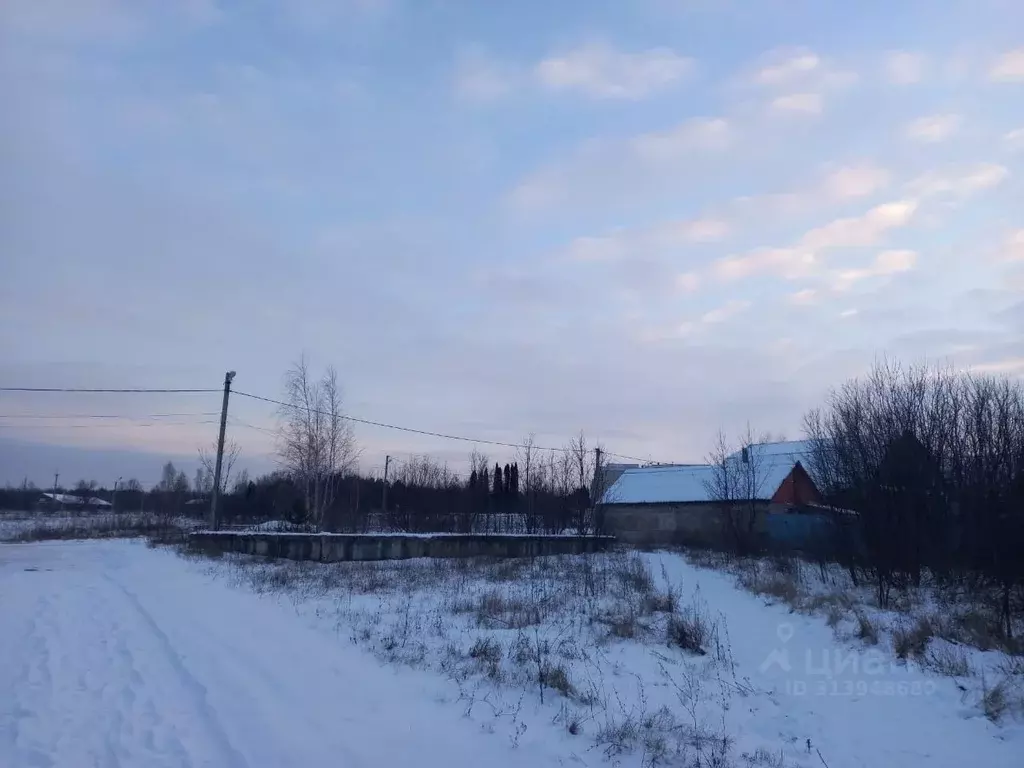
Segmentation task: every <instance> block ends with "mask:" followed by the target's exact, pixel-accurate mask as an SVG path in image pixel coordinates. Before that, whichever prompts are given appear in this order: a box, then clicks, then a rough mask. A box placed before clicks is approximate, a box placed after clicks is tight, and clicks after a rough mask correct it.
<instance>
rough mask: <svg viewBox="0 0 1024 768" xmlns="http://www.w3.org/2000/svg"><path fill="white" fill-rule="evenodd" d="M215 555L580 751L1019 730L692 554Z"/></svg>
mask: <svg viewBox="0 0 1024 768" xmlns="http://www.w3.org/2000/svg"><path fill="white" fill-rule="evenodd" d="M207 562H209V561H207ZM211 569H212V572H213V573H215V574H218V575H220V576H222V577H225V578H228V579H230V580H231V581H232V582H233V583H234V584H236V585H237V586H240V587H244V588H246V589H252V590H255V591H257V592H259V593H262V594H266V595H269V596H274V597H276V598H278V599H280V598H282V597H283V598H284V599H287V600H289V601H290V602H292V603H293V604H294V606H295V609H296V611H297V612H298V613H299V614H300V615H302V616H304V617H306V618H307V619H308V620H310V621H311V622H313V623H315V624H316V625H317V626H320V627H321V628H325V629H330V630H333V631H334V632H336V633H337V634H338V635H339V637H342V638H345V639H348V640H350V641H351V642H353V643H355V644H357V645H359V646H362V647H364V648H367V649H369V650H370V651H371V652H373V653H374V654H375V655H376V656H377V657H378V658H379V659H381V660H382V661H384V662H387V663H390V664H397V665H406V666H410V667H413V668H417V669H424V670H430V671H433V672H435V673H437V674H439V675H441V676H443V677H444V678H445V679H446V680H447V681H448V683H447V685H446V686H444V692H443V693H441V694H436V695H437V697H438V698H444V699H445V700H448V701H454V702H457V703H458V705H459V707H460V708H461V710H462V712H463V714H464V715H465V716H466V717H468V718H471V719H473V720H475V721H478V722H480V723H481V725H482V726H483V727H485V728H486V729H488V730H492V731H495V732H499V733H502V734H504V735H505V736H506V737H507V738H508V739H509V741H510V743H511V744H513V745H518V744H520V743H522V742H523V741H524V740H525V741H530V740H532V739H542V738H550V737H549V736H548V737H545V736H544V735H543V734H544V733H551V731H552V728H554V729H557V730H556V731H555V732H556V733H561V738H563V739H565V740H568V741H569V742H570V748H571V749H572V750H573V751H572V754H574V755H588V754H589V755H592V756H593V755H603V756H605V757H607V758H612V759H613V760H614V761H615V762H617V763H621V764H627V765H660V764H670V765H683V766H719V767H720V768H729V767H730V766H779V767H781V766H812V765H813V766H817V767H818V768H820V766H821V765H823V764H825V765H828V766H829V768H842V767H843V766H851V767H852V766H862V765H895V764H899V765H901V766H916V765H921V766H924V765H929V766H931V765H960V764H963V761H967V760H974V761H977V760H978V759H979V756H980V759H981V761H982V762H984V763H985V764H986V765H1002V764H1005V765H1013V764H1014V762H1013V761H1007V760H1004V759H1003V758H1002V752H1000V750H1002V749H1004V748H1005V740H1008V739H1011V738H1012V739H1017V738H1020V737H1021V734H1020V733H1019V732H1018V731H1017V730H1012V729H1008V727H1000V726H995V725H993V724H992V723H991V722H989V721H987V720H986V719H985V717H984V714H983V706H984V704H983V701H982V699H981V698H980V697H979V696H980V694H979V695H976V694H975V693H974V692H970V693H969V692H967V691H966V690H964V691H961V690H960V689H958V688H956V687H955V686H954V684H953V682H951V681H949V680H948V679H947V678H943V677H940V676H938V675H937V674H935V673H934V672H933V671H931V670H929V669H924V668H921V667H919V666H918V665H916V664H908V663H905V662H902V661H898V660H896V659H895V657H893V656H892V655H891V654H889V653H888V652H887V651H885V652H883V650H882V649H881V648H880V647H874V646H870V645H867V644H865V642H864V641H863V640H860V639H852V640H848V639H844V638H842V637H840V638H837V637H834V636H833V634H832V632H831V631H830V630H829V628H828V627H827V626H826V623H825V621H823V620H822V618H820V617H815V616H809V615H804V614H797V613H793V612H791V609H790V608H789V607H788V606H777V605H776V606H765V604H764V601H763V600H762V599H761V598H758V597H754V596H751V595H749V594H747V593H746V592H743V591H741V590H737V589H736V587H735V585H734V584H733V577H732V576H730V575H726V574H722V573H719V572H713V571H707V570H704V569H701V568H697V567H694V566H692V565H690V564H688V563H687V562H685V561H684V560H683V558H682V557H680V556H679V555H675V554H669V553H654V554H647V553H644V554H641V553H624V552H611V553H599V554H591V555H577V556H555V557H543V558H536V559H533V560H530V559H519V560H502V561H486V560H479V559H477V560H414V561H382V562H359V563H333V564H318V563H306V562H290V561H267V560H258V559H254V558H243V557H238V556H224V557H223V558H221V559H220V560H219V562H217V563H215V564H212V565H211ZM851 631H852V629H851ZM780 654H781V655H780ZM801 661H802V664H801ZM858 734H859V735H858ZM864 734H874V735H873V736H871V737H866V736H865V735H864ZM993 736H998V737H999V738H1000V739H1001V740H1004V741H1003V742H1000V741H997V740H996V739H995V738H992V737H993ZM940 746H941V747H942V752H941V756H940V757H941V759H939V758H938V757H937V754H936V752H935V750H938V749H939V747H940ZM1021 747H1024V744H1017V748H1018V749H1019V748H1021ZM1014 754H1017V753H1016V752H1014ZM581 759H583V760H584V761H585V762H589V761H590V759H591V758H590V757H584V758H581ZM1015 759H1016V758H1014V760H1015Z"/></svg>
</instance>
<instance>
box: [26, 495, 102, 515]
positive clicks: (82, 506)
mask: <svg viewBox="0 0 1024 768" xmlns="http://www.w3.org/2000/svg"><path fill="white" fill-rule="evenodd" d="M36 507H37V509H39V510H41V511H44V512H58V511H60V510H62V509H63V510H74V511H82V510H86V509H94V510H98V511H109V510H112V509H113V508H114V507H113V505H112V504H111V503H110V502H109V501H104V500H103V499H101V498H98V497H96V496H90V497H83V496H75V495H74V494H70V493H44V494H41V495H40V498H39V501H38V502H37V503H36Z"/></svg>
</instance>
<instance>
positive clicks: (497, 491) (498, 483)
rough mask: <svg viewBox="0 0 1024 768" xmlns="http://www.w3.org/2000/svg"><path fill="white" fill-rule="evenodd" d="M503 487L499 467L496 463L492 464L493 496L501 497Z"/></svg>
mask: <svg viewBox="0 0 1024 768" xmlns="http://www.w3.org/2000/svg"><path fill="white" fill-rule="evenodd" d="M503 485H504V481H503V480H502V477H501V465H500V464H498V462H494V495H495V496H501V489H502V486H503Z"/></svg>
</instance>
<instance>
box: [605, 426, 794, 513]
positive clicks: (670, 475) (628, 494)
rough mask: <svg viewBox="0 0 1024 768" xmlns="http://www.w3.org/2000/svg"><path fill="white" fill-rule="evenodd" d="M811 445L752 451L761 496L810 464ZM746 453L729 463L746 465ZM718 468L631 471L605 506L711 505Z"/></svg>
mask: <svg viewBox="0 0 1024 768" xmlns="http://www.w3.org/2000/svg"><path fill="white" fill-rule="evenodd" d="M810 449H811V444H810V442H808V441H806V440H797V441H787V442H780V443H762V444H760V445H754V446H752V447H751V451H753V452H754V455H753V457H752V458H753V460H754V461H756V462H758V466H757V477H758V480H759V481H760V494H759V496H760V497H761V498H764V499H769V498H771V497H772V496H773V495H775V491H777V490H778V488H779V486H780V485H782V481H783V480H785V479H786V478H787V477H788V476H789V473H790V472H792V471H793V467H794V466H796V464H797V462H800V463H801V464H803V465H805V468H806V464H807V457H808V455H809V454H810ZM742 456H743V452H742V450H740V451H737V452H736V453H734V454H732V455H730V456H729V457H728V458H727V459H726V461H729V462H730V463H733V464H735V465H736V467H737V469H739V466H740V464H741V462H742ZM716 471H717V468H716V467H714V466H710V465H707V464H691V465H677V466H653V467H643V468H640V469H627V470H626V471H625V472H623V473H622V475H621V476H620V477H619V479H618V480H616V481H615V483H613V484H612V487H611V488H609V489H608V491H607V492H606V493H605V495H604V500H603V503H605V504H667V503H679V504H686V503H700V502H708V501H711V500H712V499H711V496H710V494H709V493H708V485H710V484H711V483H712V482H713V481H714V478H715V476H716V475H715V473H716Z"/></svg>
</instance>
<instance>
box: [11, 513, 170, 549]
mask: <svg viewBox="0 0 1024 768" xmlns="http://www.w3.org/2000/svg"><path fill="white" fill-rule="evenodd" d="M172 528H173V525H172V524H171V523H170V522H168V521H165V520H162V519H160V518H158V517H156V516H150V515H142V516H139V515H109V516H105V517H97V518H74V519H72V518H67V519H56V520H54V519H49V520H40V521H38V522H36V523H35V524H34V525H32V526H31V527H29V528H25V529H23V530H21V531H18V532H17V533H15V534H14V536H13V537H12V538H11V539H10V540H11V541H17V542H30V541H56V540H63V541H67V540H72V539H119V538H134V537H137V536H165V537H168V539H169V541H168V543H177V542H179V541H180V540H181V537H180V531H179V529H177V528H173V530H174V531H178V534H173V535H172V534H169V533H168V531H169V529H172Z"/></svg>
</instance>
